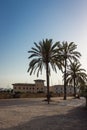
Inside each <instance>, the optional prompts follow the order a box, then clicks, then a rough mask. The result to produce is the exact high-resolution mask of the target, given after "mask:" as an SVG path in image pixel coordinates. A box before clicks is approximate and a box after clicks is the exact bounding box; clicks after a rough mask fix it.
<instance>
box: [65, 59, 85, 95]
mask: <svg viewBox="0 0 87 130" xmlns="http://www.w3.org/2000/svg"><path fill="white" fill-rule="evenodd" d="M85 72H86V70H85V69H82V68H81V64H80V63H79V62H78V61H77V62H71V64H70V66H69V68H68V71H67V83H69V84H73V86H74V96H75V97H76V86H81V85H82V84H85V83H86V81H87V74H86V73H85Z"/></svg>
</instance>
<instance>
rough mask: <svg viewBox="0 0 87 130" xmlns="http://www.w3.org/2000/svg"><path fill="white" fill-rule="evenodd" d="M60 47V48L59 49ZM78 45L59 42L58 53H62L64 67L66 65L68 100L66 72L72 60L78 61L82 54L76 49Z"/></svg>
mask: <svg viewBox="0 0 87 130" xmlns="http://www.w3.org/2000/svg"><path fill="white" fill-rule="evenodd" d="M59 48H60V49H59ZM76 49H77V45H75V44H74V43H73V42H70V43H68V42H67V41H66V42H62V43H60V42H58V50H59V51H58V53H60V57H61V59H62V60H63V63H64V65H63V67H64V100H66V85H67V84H66V73H67V66H68V63H69V62H70V61H71V60H75V61H77V59H78V58H79V57H80V56H81V54H80V53H79V52H77V51H76ZM58 55H59V54H58Z"/></svg>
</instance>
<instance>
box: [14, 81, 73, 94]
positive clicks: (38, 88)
mask: <svg viewBox="0 0 87 130" xmlns="http://www.w3.org/2000/svg"><path fill="white" fill-rule="evenodd" d="M34 81H35V84H28V83H15V84H13V92H29V93H38V92H43V93H47V87H46V86H45V85H44V80H41V79H38V80H34ZM49 90H50V92H52V93H56V94H59V95H62V94H64V85H53V86H51V87H50V88H49ZM66 92H67V94H68V95H72V94H74V88H73V87H72V86H67V87H66Z"/></svg>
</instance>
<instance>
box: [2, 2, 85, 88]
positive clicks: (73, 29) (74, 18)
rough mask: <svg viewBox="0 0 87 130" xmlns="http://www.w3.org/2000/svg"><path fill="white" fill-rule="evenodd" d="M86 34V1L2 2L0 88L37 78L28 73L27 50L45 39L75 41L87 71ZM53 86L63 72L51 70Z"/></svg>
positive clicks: (29, 81) (57, 82)
mask: <svg viewBox="0 0 87 130" xmlns="http://www.w3.org/2000/svg"><path fill="white" fill-rule="evenodd" d="M86 35H87V0H0V88H1V87H7V88H9V87H12V84H13V83H33V82H34V80H35V79H37V76H36V75H31V76H30V75H29V73H27V69H28V65H29V59H28V57H29V54H28V51H29V50H30V49H31V47H33V46H34V42H37V43H38V42H39V41H41V40H42V39H46V38H48V39H50V38H51V39H53V42H54V43H55V42H57V41H61V42H62V41H68V42H74V43H75V44H76V45H77V51H79V52H80V53H81V54H82V57H81V59H80V61H81V64H82V68H84V69H86V70H87V36H86ZM38 79H44V80H45V79H46V76H45V70H43V74H42V75H40V76H39V77H38ZM50 84H51V85H54V84H62V74H61V72H60V71H58V73H57V74H55V73H54V72H53V71H52V73H51V77H50Z"/></svg>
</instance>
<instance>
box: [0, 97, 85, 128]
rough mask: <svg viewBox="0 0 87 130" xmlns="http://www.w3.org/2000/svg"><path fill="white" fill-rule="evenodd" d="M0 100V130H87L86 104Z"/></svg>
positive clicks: (71, 101)
mask: <svg viewBox="0 0 87 130" xmlns="http://www.w3.org/2000/svg"><path fill="white" fill-rule="evenodd" d="M52 100H53V102H51V103H50V104H49V105H48V104H47V102H44V101H43V99H42V98H40V99H39V98H38V99H15V100H14V99H13V100H0V130H86V129H87V110H86V109H85V108H84V105H85V100H84V99H83V98H81V99H71V98H69V99H68V100H66V101H64V100H62V99H61V98H60V99H59V98H53V99H52Z"/></svg>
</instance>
